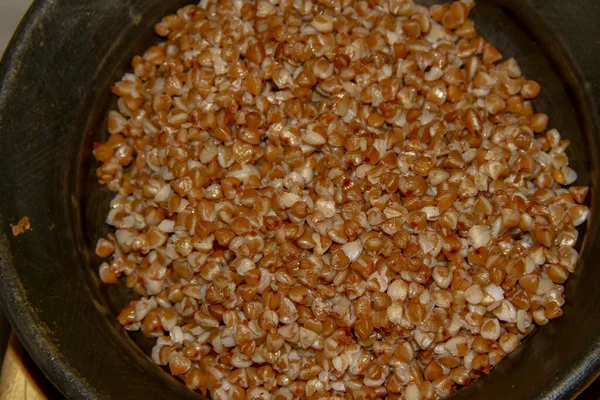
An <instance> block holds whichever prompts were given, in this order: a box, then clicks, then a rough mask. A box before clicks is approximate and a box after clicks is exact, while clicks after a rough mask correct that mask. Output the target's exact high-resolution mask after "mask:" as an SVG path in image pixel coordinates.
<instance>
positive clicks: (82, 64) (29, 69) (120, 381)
mask: <svg viewBox="0 0 600 400" xmlns="http://www.w3.org/2000/svg"><path fill="white" fill-rule="evenodd" d="M436 2H439V1H431V0H426V1H421V3H425V4H433V3H436ZM188 3H190V1H184V0H171V1H169V2H164V1H160V0H106V1H94V2H80V1H78V0H54V1H37V2H36V3H35V5H34V7H33V8H32V10H31V11H30V12H29V14H28V16H27V17H26V20H25V21H24V23H23V24H22V25H21V27H20V29H19V31H18V33H17V35H16V37H15V40H14V41H13V43H12V45H11V46H10V47H9V50H8V52H7V55H6V57H5V59H4V60H3V62H2V64H1V65H0V79H1V80H0V82H2V91H1V92H0V171H2V178H1V179H0V289H1V290H0V297H1V298H2V301H3V306H4V308H5V310H6V312H7V314H8V317H9V319H10V320H11V322H12V323H13V326H15V328H16V330H17V332H18V333H19V334H20V336H21V338H22V339H23V341H24V343H25V345H26V346H27V348H28V350H29V351H30V352H31V354H32V356H33V357H34V359H35V360H36V361H37V362H38V363H39V364H40V365H41V367H42V368H43V370H44V372H45V373H46V374H47V375H48V376H49V377H50V378H51V379H52V381H53V382H54V383H55V384H56V385H57V386H58V387H59V388H60V389H61V390H62V391H63V392H64V393H65V394H66V395H67V396H68V397H69V398H94V399H96V398H97V399H128V398H132V399H138V398H139V399H142V398H143V399H154V398H156V399H158V398H165V397H167V398H178V399H179V398H181V399H185V398H198V396H196V395H194V394H193V393H190V392H189V391H187V389H185V387H184V386H183V385H182V384H180V383H179V382H177V381H176V380H175V379H174V378H171V377H170V376H169V375H168V374H166V373H164V372H163V371H162V370H161V368H159V367H157V366H154V365H153V364H152V363H151V361H150V359H149V358H148V357H147V355H146V354H148V353H149V349H150V347H151V342H149V341H147V340H146V339H145V338H143V337H142V336H141V335H135V334H134V335H127V334H126V333H125V332H124V330H123V329H122V328H121V327H120V326H118V324H117V323H116V322H115V316H116V314H117V313H118V311H119V310H120V308H121V307H122V306H123V305H124V304H125V303H126V302H127V301H129V300H130V299H131V298H132V294H131V293H130V292H129V291H128V290H127V289H126V288H125V287H124V285H117V286H101V285H100V284H99V280H98V279H97V276H96V270H97V266H98V265H99V262H100V260H99V259H97V258H96V257H95V256H94V254H93V249H94V246H95V242H96V240H97V239H98V238H99V237H101V236H103V235H104V234H106V232H108V227H107V226H106V225H105V224H104V218H105V216H106V213H107V210H108V202H109V201H110V198H111V197H112V193H110V192H108V190H106V189H105V188H101V187H100V186H99V185H98V184H97V181H96V177H95V168H96V167H97V164H96V163H95V162H94V161H93V158H92V155H91V147H92V144H93V142H96V141H100V140H104V139H106V138H107V136H108V133H107V132H106V129H105V125H106V120H105V116H106V114H107V112H108V110H109V109H111V108H112V107H114V105H115V99H114V98H113V97H112V96H111V94H110V86H111V84H112V83H113V82H115V81H116V80H118V79H119V78H120V77H121V76H122V74H123V73H124V72H125V71H127V69H128V68H129V62H130V60H131V58H132V57H133V55H135V54H139V53H141V52H143V50H144V49H145V48H147V47H148V46H149V45H150V44H151V43H153V42H154V41H156V40H157V38H156V37H155V36H154V35H153V28H152V27H153V25H154V24H155V23H156V22H158V21H159V20H160V17H161V16H163V15H166V14H167V13H169V12H172V11H174V10H176V9H177V8H179V7H181V6H182V5H184V4H188ZM597 16H600V4H599V3H597V2H595V1H594V0H579V1H572V2H570V1H569V2H568V1H565V0H487V1H486V0H479V1H478V2H477V7H476V9H475V12H474V14H473V18H474V19H475V21H476V23H477V27H478V29H479V31H480V33H481V35H482V36H483V37H485V38H486V39H488V40H489V41H490V42H492V43H493V44H494V45H496V46H497V47H498V48H499V49H500V50H501V52H502V53H503V55H504V56H505V57H507V58H508V57H515V58H516V59H517V60H518V61H519V62H520V64H521V67H522V69H523V72H524V74H525V75H526V76H528V77H529V78H530V79H535V80H536V81H538V82H539V83H540V84H541V85H542V88H543V92H542V94H541V95H540V97H539V99H538V100H536V101H535V103H534V108H535V109H536V110H539V111H543V112H546V113H547V114H548V115H550V117H551V118H550V125H551V126H552V127H555V128H557V129H558V130H559V131H560V132H561V133H562V135H563V136H564V137H566V138H568V139H569V140H571V143H572V144H571V147H570V148H569V151H568V155H569V158H570V160H571V165H572V167H573V168H574V169H575V170H576V171H577V172H578V174H579V180H578V184H584V185H588V184H589V185H591V186H592V196H591V197H592V201H591V205H592V210H593V215H592V218H591V219H590V222H589V228H588V229H587V234H586V235H585V238H586V239H585V240H584V241H582V243H581V246H582V255H583V256H582V262H581V263H580V266H579V268H578V269H577V271H576V273H575V275H574V276H573V277H572V278H571V279H570V280H569V283H568V286H567V303H566V304H565V308H564V311H565V313H564V316H563V317H562V318H560V319H559V320H556V321H553V322H551V323H550V324H549V325H547V326H545V327H543V328H540V329H537V330H536V331H535V332H534V334H533V335H532V336H531V337H530V338H529V339H528V340H527V342H526V344H525V345H524V346H522V347H520V348H519V349H518V350H517V351H516V352H515V353H514V354H513V355H512V356H511V357H509V358H508V359H507V360H505V361H504V362H503V363H502V364H501V365H500V366H499V367H498V368H496V369H495V370H494V371H493V372H492V374H491V375H490V376H488V377H486V378H484V379H481V380H479V381H477V382H476V383H474V384H472V385H471V386H469V387H467V388H465V389H463V390H461V391H459V392H458V393H457V394H456V395H455V397H454V398H457V399H461V398H485V399H490V400H492V399H507V398H513V399H515V400H516V399H546V398H547V399H555V398H556V399H558V398H571V397H573V396H575V395H576V394H577V393H578V392H579V391H580V390H581V389H583V387H585V385H586V384H587V383H588V382H589V381H590V380H591V379H593V378H594V377H595V376H596V372H597V370H598V365H599V363H600V360H598V357H597V355H598V354H599V353H598V350H599V348H600V319H599V318H597V317H598V316H599V315H600V291H598V290H597V289H596V283H597V282H600V270H599V269H597V268H595V265H594V260H595V259H597V257H598V256H600V243H597V242H596V240H595V238H596V232H597V230H598V220H597V218H598V215H597V210H598V205H597V201H598V196H597V189H598V184H597V178H596V177H597V176H598V167H599V164H598V160H597V155H598V150H600V147H599V144H598V138H597V136H596V135H597V134H596V132H597V130H596V129H597V127H598V118H597V114H596V110H597V107H596V99H598V98H600V85H598V84H600V75H599V74H598V73H597V72H598V71H597V70H598V67H597V66H596V64H594V61H595V60H594V54H595V53H596V54H597V51H598V49H599V48H600V43H598V42H597V39H596V38H598V37H600V36H599V35H598V33H600V32H599V31H600V29H599V28H598V27H597V26H596V25H595V23H596V18H595V17H597ZM25 215H27V216H29V218H30V220H31V222H32V225H33V231H32V232H28V233H26V234H24V235H22V236H19V237H17V238H14V237H13V236H12V234H11V232H10V226H9V224H10V223H13V224H14V223H16V222H17V221H18V220H19V218H20V217H22V216H25ZM583 233H584V232H582V235H581V236H582V237H583V236H584V235H583ZM136 344H137V345H136Z"/></svg>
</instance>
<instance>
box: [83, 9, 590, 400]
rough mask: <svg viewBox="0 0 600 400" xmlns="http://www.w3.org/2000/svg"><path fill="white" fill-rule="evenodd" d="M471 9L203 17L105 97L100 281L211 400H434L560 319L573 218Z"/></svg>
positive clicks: (512, 73) (579, 215)
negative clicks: (105, 200) (110, 98)
mask: <svg viewBox="0 0 600 400" xmlns="http://www.w3.org/2000/svg"><path fill="white" fill-rule="evenodd" d="M473 6H474V3H473V2H472V1H468V0H463V1H461V2H456V3H452V4H444V5H436V6H433V7H431V8H427V7H423V6H420V5H417V4H415V3H414V2H413V1H411V0H370V1H354V0H317V1H316V2H315V1H313V0H271V1H266V0H258V1H245V0H244V1H242V0H219V1H216V0H203V1H202V3H201V4H200V5H199V6H188V7H185V8H183V9H181V10H179V11H178V12H177V13H176V14H175V15H170V16H167V17H165V18H164V19H163V20H162V22H160V23H159V24H158V25H157V26H156V32H157V33H158V35H160V36H162V37H164V38H165V41H164V42H162V43H161V44H159V45H158V46H155V47H152V48H150V49H148V51H147V52H146V53H145V54H144V55H143V56H141V57H140V56H138V57H135V58H134V59H133V73H128V74H126V75H125V76H124V78H123V80H122V81H120V82H118V83H117V84H116V85H115V86H114V87H113V93H114V94H116V95H117V96H118V97H119V101H118V110H116V111H111V112H110V115H109V119H108V129H109V131H110V133H111V136H110V138H109V139H108V141H107V142H106V143H97V144H96V145H95V146H94V154H95V156H96V158H97V159H98V160H99V161H100V162H101V163H102V166H101V167H99V168H98V178H99V180H100V182H101V183H102V184H105V185H107V186H108V187H109V188H110V189H111V190H113V191H115V192H116V193H117V195H116V197H115V198H114V200H113V201H112V203H111V206H110V211H109V213H108V217H107V223H108V224H109V225H111V226H113V227H114V228H115V229H116V231H115V232H114V234H112V233H111V234H109V235H108V237H107V238H103V239H100V240H99V241H98V245H97V248H96V252H97V254H98V255H99V256H101V257H105V258H107V259H108V260H107V261H106V262H105V263H103V264H102V265H101V266H100V270H99V274H100V277H101V279H102V280H103V281H104V282H105V283H110V284H114V283H116V282H117V280H118V279H119V277H124V279H125V281H126V283H127V286H128V287H130V288H131V289H132V290H134V291H135V293H136V294H137V295H139V297H140V298H139V300H136V301H133V302H131V303H130V304H129V305H127V306H126V307H125V308H124V309H123V311H122V312H121V314H120V315H119V317H118V319H119V321H120V323H121V324H123V326H125V328H126V329H128V330H130V331H137V330H141V332H143V333H144V334H145V335H146V336H148V337H152V338H156V345H155V346H154V349H153V351H152V360H154V362H156V363H157V364H160V365H165V366H168V368H170V371H171V373H172V374H173V375H176V376H179V377H180V378H181V379H182V380H184V381H185V383H186V384H187V385H188V386H189V387H190V388H192V389H195V390H200V391H202V393H207V391H210V395H211V397H212V398H213V399H234V400H237V399H246V398H247V399H277V400H282V399H292V398H311V399H322V398H332V399H334V398H335V399H352V398H354V399H375V398H383V397H386V396H389V397H388V398H390V399H396V398H397V399H407V400H417V399H436V398H439V397H446V396H448V395H450V394H451V393H453V392H454V391H455V390H457V388H459V387H460V386H463V385H467V384H468V383H469V382H470V381H472V380H473V379H477V378H478V377H480V376H481V375H483V374H487V373H488V372H489V371H490V369H491V368H492V367H493V366H495V365H497V364H498V363H499V362H500V361H501V360H502V359H503V358H504V357H506V356H507V355H508V354H509V353H511V352H512V351H513V350H515V348H516V347H517V346H518V345H519V343H520V341H521V340H522V339H523V338H524V337H525V336H526V335H527V334H528V333H530V332H531V331H532V329H533V328H534V326H535V325H544V324H546V323H547V322H548V321H549V320H550V319H553V318H557V317H559V316H560V315H561V314H562V310H561V306H562V305H563V303H564V298H563V286H562V285H563V283H564V282H565V281H566V279H567V278H568V276H569V273H571V272H573V270H574V268H575V266H576V264H577V260H578V253H577V251H576V250H574V248H573V247H574V246H575V243H576V242H577V239H578V231H577V230H576V226H578V225H581V224H582V223H584V221H585V220H586V219H587V217H588V215H589V210H588V208H587V207H586V206H585V205H582V203H584V200H585V198H586V195H587V193H588V188H587V187H570V188H565V187H564V186H565V185H570V184H572V183H574V182H575V180H576V178H577V174H576V173H575V172H574V171H573V170H572V169H571V168H570V167H569V165H568V164H569V160H568V159H567V156H566V154H565V149H566V148H567V146H568V144H569V142H568V141H567V140H563V139H561V137H560V134H559V133H558V132H557V131H556V130H548V131H547V124H548V116H547V115H545V114H536V113H534V112H533V109H532V103H531V101H530V100H531V99H534V98H535V97H536V96H537V95H538V93H539V92H540V85H539V84H537V83H536V82H534V81H530V80H526V79H525V77H523V76H522V74H521V70H520V68H519V64H518V63H517V62H516V61H515V60H514V59H508V60H505V61H503V60H502V55H501V54H500V52H499V51H498V50H497V49H496V48H495V47H494V46H493V45H492V44H490V43H488V42H486V41H485V40H484V39H483V38H481V37H478V35H477V32H476V30H475V27H474V24H473V22H472V21H470V20H468V19H467V17H468V15H469V12H470V11H471V9H472V8H473Z"/></svg>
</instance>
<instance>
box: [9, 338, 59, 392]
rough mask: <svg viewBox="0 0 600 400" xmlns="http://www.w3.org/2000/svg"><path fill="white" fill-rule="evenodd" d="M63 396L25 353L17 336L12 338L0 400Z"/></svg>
mask: <svg viewBox="0 0 600 400" xmlns="http://www.w3.org/2000/svg"><path fill="white" fill-rule="evenodd" d="M61 398H62V396H61V395H60V393H58V391H57V390H56V389H55V388H54V387H53V386H52V384H50V383H49V382H48V381H47V380H46V378H45V377H44V375H43V374H42V373H41V372H40V371H39V369H38V368H37V367H36V365H35V363H34V362H33V360H32V359H31V358H30V357H29V355H28V354H27V353H26V352H25V349H24V348H23V345H22V344H21V343H20V342H19V340H18V339H17V338H16V336H14V335H13V336H12V337H11V338H10V341H9V345H8V349H7V350H6V354H5V356H4V362H3V365H2V374H1V375H0V400H46V399H51V400H54V399H61Z"/></svg>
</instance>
